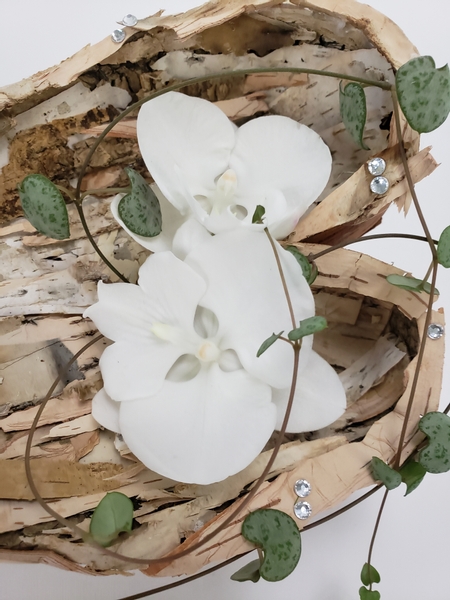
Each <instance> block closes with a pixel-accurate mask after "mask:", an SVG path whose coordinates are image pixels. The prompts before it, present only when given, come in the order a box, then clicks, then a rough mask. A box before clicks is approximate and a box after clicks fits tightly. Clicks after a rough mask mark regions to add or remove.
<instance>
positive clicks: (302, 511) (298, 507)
mask: <svg viewBox="0 0 450 600" xmlns="http://www.w3.org/2000/svg"><path fill="white" fill-rule="evenodd" d="M294 513H295V516H296V517H297V519H301V520H302V521H303V520H304V519H308V518H309V517H310V516H311V513H312V509H311V505H310V504H309V502H303V500H302V501H300V502H296V503H295V504H294Z"/></svg>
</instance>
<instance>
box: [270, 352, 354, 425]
mask: <svg viewBox="0 0 450 600" xmlns="http://www.w3.org/2000/svg"><path fill="white" fill-rule="evenodd" d="M288 398H289V390H288V389H286V390H274V391H273V402H274V403H275V404H276V405H277V410H278V418H277V425H276V428H277V429H280V427H281V424H282V422H283V419H284V413H285V412H286V407H287V403H288ZM346 405H347V403H346V397H345V391H344V388H343V386H342V383H341V381H340V379H339V377H338V375H337V373H336V372H335V370H334V369H333V368H332V367H331V366H330V365H329V364H328V363H327V362H326V361H325V360H324V359H323V358H322V357H320V356H319V355H318V354H317V352H314V351H312V352H311V354H310V356H309V360H308V363H307V365H306V367H305V369H304V370H303V372H302V373H301V374H300V375H299V376H298V378H297V385H296V389H295V396H294V402H293V404H292V410H291V414H290V417H289V422H288V427H287V429H286V431H287V432H288V433H301V432H304V431H316V430H317V429H321V428H322V427H326V426H327V425H330V424H331V423H333V422H334V421H335V420H336V419H338V418H339V417H340V416H341V415H342V413H343V412H344V410H345V408H346Z"/></svg>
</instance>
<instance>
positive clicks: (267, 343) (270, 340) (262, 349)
mask: <svg viewBox="0 0 450 600" xmlns="http://www.w3.org/2000/svg"><path fill="white" fill-rule="evenodd" d="M282 334H283V331H280V333H272V335H271V336H270V337H268V338H267V340H264V342H263V343H262V344H261V346H260V347H259V350H258V352H257V353H256V356H257V358H259V357H260V356H261V354H264V352H265V351H266V350H267V349H268V348H270V346H271V345H272V344H274V343H275V342H276V341H277V339H278V338H279V337H280V335H282Z"/></svg>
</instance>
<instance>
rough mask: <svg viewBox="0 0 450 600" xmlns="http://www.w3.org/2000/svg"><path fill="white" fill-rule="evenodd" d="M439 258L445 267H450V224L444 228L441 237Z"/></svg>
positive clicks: (438, 251)
mask: <svg viewBox="0 0 450 600" xmlns="http://www.w3.org/2000/svg"><path fill="white" fill-rule="evenodd" d="M437 258H438V261H439V264H441V265H442V266H443V267H445V268H446V269H448V268H449V267H450V225H449V226H448V227H446V228H445V229H444V231H443V232H442V233H441V237H440V238H439V242H438V245H437Z"/></svg>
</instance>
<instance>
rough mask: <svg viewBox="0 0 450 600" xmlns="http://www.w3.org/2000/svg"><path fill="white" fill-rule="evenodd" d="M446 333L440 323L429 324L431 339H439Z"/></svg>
mask: <svg viewBox="0 0 450 600" xmlns="http://www.w3.org/2000/svg"><path fill="white" fill-rule="evenodd" d="M443 335H444V327H443V326H442V325H439V323H430V325H428V337H429V338H430V339H431V340H438V339H439V338H441V337H442V336H443Z"/></svg>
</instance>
